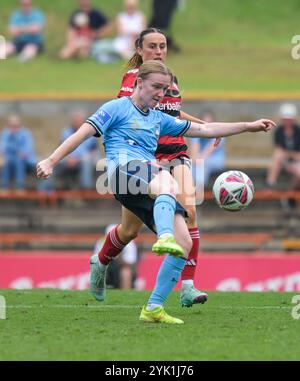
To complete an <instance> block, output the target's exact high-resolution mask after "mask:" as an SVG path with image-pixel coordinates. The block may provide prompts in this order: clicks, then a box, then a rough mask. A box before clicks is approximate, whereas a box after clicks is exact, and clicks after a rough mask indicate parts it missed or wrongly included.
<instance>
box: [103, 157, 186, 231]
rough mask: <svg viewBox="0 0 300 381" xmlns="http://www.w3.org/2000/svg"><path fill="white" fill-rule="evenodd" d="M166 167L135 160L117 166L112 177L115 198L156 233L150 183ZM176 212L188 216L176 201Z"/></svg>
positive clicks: (111, 185)
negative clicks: (149, 191) (149, 190)
mask: <svg viewBox="0 0 300 381" xmlns="http://www.w3.org/2000/svg"><path fill="white" fill-rule="evenodd" d="M163 169H164V168H162V167H160V166H159V165H157V164H155V163H151V162H149V161H146V160H145V161H141V160H134V161H131V162H129V163H127V164H126V165H122V166H119V167H117V168H116V170H115V172H114V174H113V175H112V176H111V178H110V187H111V190H112V191H113V193H114V196H115V198H116V199H117V200H118V201H119V202H120V203H121V204H122V205H123V206H124V207H125V208H126V209H128V210H130V211H131V212H132V213H133V214H135V215H136V216H137V217H138V218H139V219H140V220H141V221H143V223H144V224H145V225H146V226H148V228H149V229H150V230H152V231H153V232H154V233H156V230H155V223H154V217H153V208H154V202H155V199H153V198H151V197H150V196H149V193H148V185H149V183H150V182H151V180H152V179H153V178H154V176H155V175H157V174H158V172H159V171H162V170H163ZM175 214H181V215H182V216H183V217H184V218H187V216H188V215H187V212H186V210H185V209H184V208H183V207H182V206H181V204H180V203H179V202H176V209H175Z"/></svg>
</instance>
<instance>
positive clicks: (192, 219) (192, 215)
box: [185, 205, 197, 226]
mask: <svg viewBox="0 0 300 381" xmlns="http://www.w3.org/2000/svg"><path fill="white" fill-rule="evenodd" d="M185 210H186V211H187V214H188V219H187V223H188V225H190V226H196V225H197V210H196V207H195V205H190V206H185Z"/></svg>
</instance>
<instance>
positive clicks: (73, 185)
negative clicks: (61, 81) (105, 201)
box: [57, 111, 100, 190]
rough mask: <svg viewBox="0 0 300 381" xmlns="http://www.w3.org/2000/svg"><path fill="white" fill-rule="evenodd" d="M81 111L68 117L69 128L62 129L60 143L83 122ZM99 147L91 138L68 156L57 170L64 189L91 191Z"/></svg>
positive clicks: (83, 116) (95, 140) (94, 139)
mask: <svg viewBox="0 0 300 381" xmlns="http://www.w3.org/2000/svg"><path fill="white" fill-rule="evenodd" d="M85 119H86V115H85V113H84V112H83V111H74V112H73V113H72V114H71V117H70V126H67V127H65V128H64V129H63V131H62V134H61V142H63V141H65V140H66V139H67V138H68V137H69V136H70V135H72V134H73V133H74V132H76V131H77V130H78V129H79V127H80V126H81V125H82V124H83V123H84V122H85ZM99 155H100V154H99V147H98V141H97V139H96V138H94V137H91V138H89V139H87V140H85V141H84V142H83V143H82V144H80V145H79V146H78V147H77V148H76V150H75V151H73V152H72V153H71V154H70V155H68V156H67V157H66V158H65V159H64V160H63V161H62V162H61V165H60V167H59V168H58V170H57V175H58V176H61V178H62V180H63V181H64V183H65V184H64V188H65V189H78V188H79V187H80V189H85V190H88V189H93V188H94V186H95V181H94V174H95V171H96V163H97V161H98V160H99Z"/></svg>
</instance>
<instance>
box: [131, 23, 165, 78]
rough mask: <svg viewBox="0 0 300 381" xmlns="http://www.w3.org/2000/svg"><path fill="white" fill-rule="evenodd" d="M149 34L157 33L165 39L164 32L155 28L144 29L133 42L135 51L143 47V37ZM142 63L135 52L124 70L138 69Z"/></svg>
mask: <svg viewBox="0 0 300 381" xmlns="http://www.w3.org/2000/svg"><path fill="white" fill-rule="evenodd" d="M150 33H159V34H162V35H163V36H165V37H166V35H165V34H164V32H162V31H161V30H159V29H157V28H148V29H144V30H143V31H142V32H141V33H140V35H139V36H138V38H137V39H136V40H135V50H137V48H142V47H143V42H144V38H145V36H147V34H150ZM142 63H143V60H142V57H141V56H140V55H139V54H138V53H137V51H135V53H134V55H133V56H132V57H131V58H130V60H129V61H128V62H127V64H126V70H130V69H138V68H139V67H140V66H141V65H142Z"/></svg>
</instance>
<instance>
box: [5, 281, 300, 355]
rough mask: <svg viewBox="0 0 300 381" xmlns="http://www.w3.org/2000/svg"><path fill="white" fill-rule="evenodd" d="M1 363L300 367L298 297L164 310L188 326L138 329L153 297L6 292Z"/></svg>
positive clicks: (241, 296)
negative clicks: (286, 363)
mask: <svg viewBox="0 0 300 381" xmlns="http://www.w3.org/2000/svg"><path fill="white" fill-rule="evenodd" d="M0 295H2V296H4V297H5V299H6V306H7V308H6V311H7V312H6V317H7V318H6V320H0V338H1V340H0V360H179V361H180V360H299V358H300V347H299V332H300V320H295V319H293V317H292V314H291V312H292V308H293V307H294V306H295V305H293V304H292V302H291V300H292V296H293V294H292V293H219V292H211V293H209V301H208V302H207V303H206V304H205V305H195V306H193V308H189V309H187V308H185V309H184V308H181V307H180V306H179V303H178V301H179V294H178V293H177V292H174V293H173V294H172V295H171V297H170V298H169V301H168V303H167V304H166V310H167V312H169V313H170V314H172V315H173V316H176V317H179V318H181V319H183V320H184V321H185V324H184V325H182V326H169V325H162V324H147V323H142V322H139V319H138V318H139V313H140V310H141V306H142V305H143V304H144V303H145V301H146V300H147V298H148V296H149V292H137V291H120V290H109V291H108V297H107V301H105V302H104V303H99V302H97V301H95V300H93V298H92V297H91V296H90V295H89V293H88V291H57V290H49V289H44V290H33V291H32V290H28V291H18V290H0Z"/></svg>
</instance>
